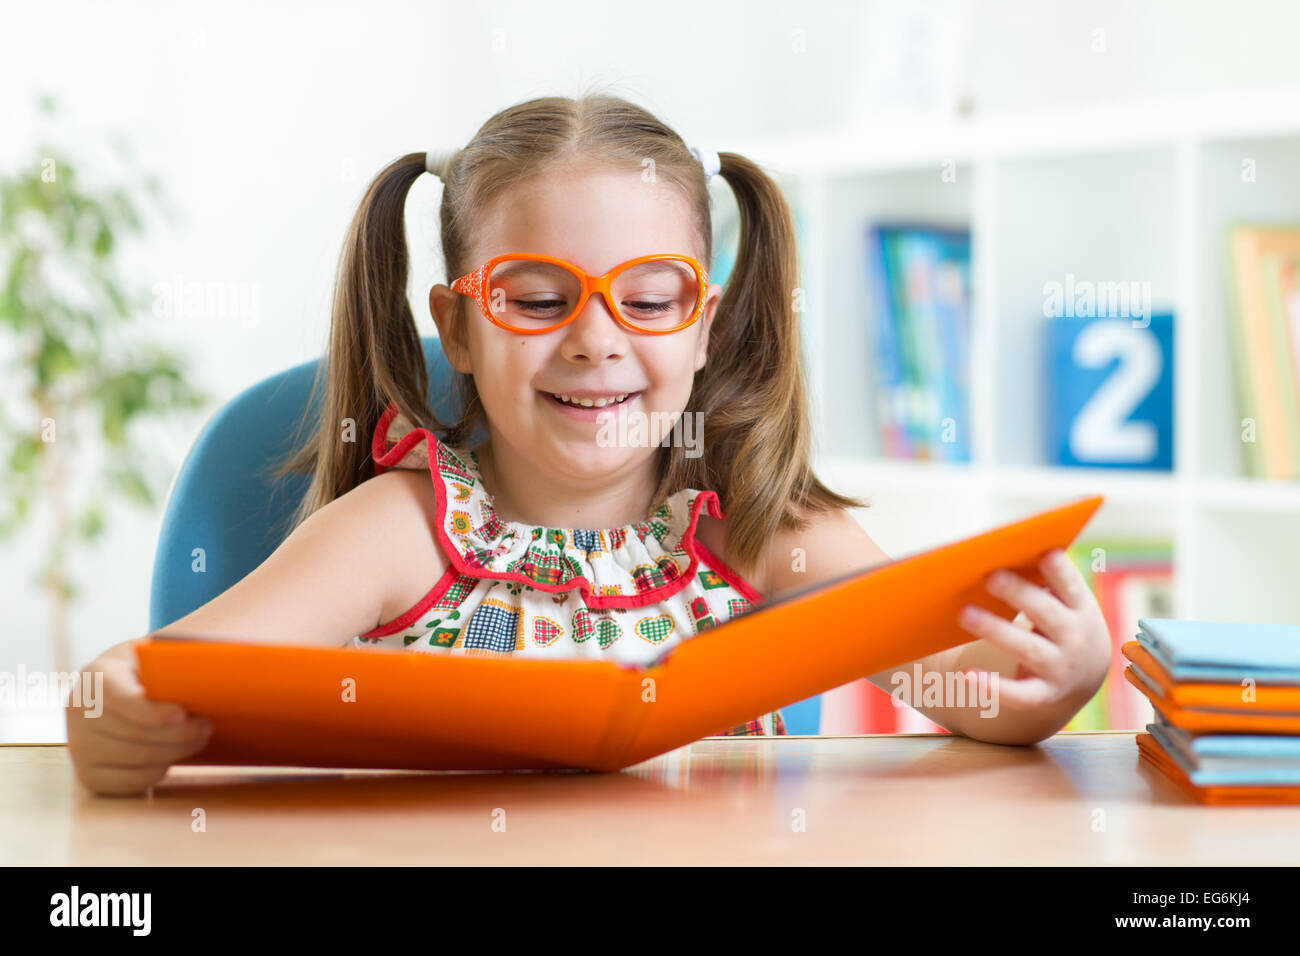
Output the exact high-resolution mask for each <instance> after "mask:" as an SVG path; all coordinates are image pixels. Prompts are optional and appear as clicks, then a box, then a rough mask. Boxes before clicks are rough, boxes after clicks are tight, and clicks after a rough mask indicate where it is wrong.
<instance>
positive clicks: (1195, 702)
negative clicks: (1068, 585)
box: [1120, 641, 1300, 717]
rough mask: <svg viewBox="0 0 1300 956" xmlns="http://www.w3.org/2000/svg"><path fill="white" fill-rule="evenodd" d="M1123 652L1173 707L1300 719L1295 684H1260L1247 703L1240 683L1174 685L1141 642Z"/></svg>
mask: <svg viewBox="0 0 1300 956" xmlns="http://www.w3.org/2000/svg"><path fill="white" fill-rule="evenodd" d="M1120 653H1121V654H1123V655H1124V656H1125V657H1127V658H1128V659H1129V660H1131V661H1132V662H1133V663H1134V664H1136V665H1137V666H1138V667H1140V668H1141V669H1142V673H1144V674H1146V675H1147V676H1148V677H1150V678H1151V679H1152V680H1153V681H1155V682H1156V684H1157V685H1159V687H1160V694H1161V696H1162V697H1163V698H1164V700H1165V701H1166V702H1167V703H1168V704H1171V705H1172V706H1174V707H1181V708H1189V707H1190V708H1197V707H1201V708H1205V707H1210V708H1219V709H1222V710H1240V711H1243V712H1245V713H1259V712H1260V711H1276V712H1287V711H1292V712H1294V716H1296V717H1300V687H1297V686H1295V685H1294V684H1259V683H1257V684H1255V686H1254V688H1253V693H1254V696H1255V699H1254V700H1253V701H1246V700H1243V699H1242V696H1241V693H1242V687H1241V685H1240V684H1211V683H1182V684H1179V683H1175V682H1174V680H1173V678H1171V677H1170V676H1169V674H1168V672H1166V671H1165V669H1164V668H1163V667H1161V666H1160V662H1159V661H1157V660H1156V659H1155V658H1154V657H1152V656H1151V652H1150V651H1148V650H1147V649H1146V648H1145V647H1143V646H1142V644H1141V643H1140V642H1138V641H1126V642H1125V643H1124V644H1123V645H1121V646H1120ZM1135 679H1138V678H1137V675H1136V674H1134V675H1133V677H1132V678H1130V681H1134V680H1135ZM1138 680H1140V679H1138ZM1137 686H1138V687H1139V688H1141V687H1142V684H1141V683H1137ZM1147 696H1148V697H1150V696H1151V695H1150V694H1148V695H1147Z"/></svg>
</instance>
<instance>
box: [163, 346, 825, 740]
mask: <svg viewBox="0 0 1300 956" xmlns="http://www.w3.org/2000/svg"><path fill="white" fill-rule="evenodd" d="M422 342H423V345H424V358H425V367H426V368H427V369H428V371H429V403H430V408H432V409H433V410H434V411H435V412H436V413H437V414H438V416H439V418H441V419H442V420H443V421H450V420H452V419H454V418H455V417H456V414H457V412H459V408H458V407H456V405H455V404H454V403H455V398H454V396H453V395H452V389H451V387H450V386H451V382H452V376H453V374H454V372H453V370H452V368H451V366H450V365H449V364H448V363H447V358H446V356H445V355H443V352H442V346H441V344H440V343H439V342H438V339H437V338H425V339H422ZM319 363H320V359H316V360H313V361H310V362H304V363H302V364H301V365H296V366H294V367H293V368H291V369H288V370H286V371H284V372H280V373H279V374H277V375H272V376H271V377H270V378H268V379H266V380H265V381H262V382H260V383H258V384H257V385H254V386H252V387H251V388H249V389H246V390H245V391H243V392H241V393H240V394H239V395H236V396H235V397H234V398H233V399H231V400H230V401H229V402H227V403H226V404H225V405H224V406H222V407H221V408H220V409H218V410H217V411H216V412H215V413H214V414H213V415H212V417H211V418H210V419H208V421H207V423H206V424H205V425H204V426H203V428H202V429H201V431H200V432H199V437H198V438H197V439H196V440H195V442H194V446H193V447H192V448H191V449H190V451H189V454H188V455H186V456H185V461H184V462H183V463H182V464H181V467H180V471H179V472H178V474H177V475H176V478H175V481H174V482H173V483H172V488H171V492H170V494H169V496H168V499H167V507H166V511H165V512H164V514H163V522H162V531H161V532H160V534H159V537H158V549H157V551H156V552H155V555H154V565H153V583H152V586H151V590H150V594H149V630H150V631H156V630H159V629H160V628H164V627H166V626H167V625H168V624H171V623H172V622H173V621H176V620H179V619H180V618H182V617H184V616H185V615H186V614H189V613H190V612H191V611H193V610H194V609H196V608H199V607H202V606H203V605H204V604H206V603H207V602H208V601H210V600H212V598H214V597H216V596H217V595H218V594H221V593H222V592H224V591H226V590H227V589H228V588H229V587H231V585H233V584H235V583H236V582H237V581H239V580H240V579H241V578H243V577H244V576H245V575H247V574H248V573H249V572H250V571H252V570H253V569H254V568H256V567H257V566H258V565H260V564H261V563H262V562H263V561H265V560H266V559H267V558H268V557H269V556H270V555H271V552H273V551H274V550H275V549H276V548H277V547H279V546H280V542H281V541H283V540H284V539H285V538H286V537H287V536H288V534H289V531H290V528H289V521H290V516H291V514H292V512H293V509H294V508H295V507H296V506H297V504H298V502H299V500H300V499H301V498H302V495H303V494H304V493H305V492H306V490H307V485H308V483H309V478H308V476H306V475H295V474H289V475H286V476H285V477H284V478H283V479H280V480H278V481H277V480H274V479H273V478H272V477H271V472H272V471H273V469H274V466H275V465H276V464H278V463H279V462H280V461H281V460H282V459H283V457H284V456H285V455H286V454H287V453H288V452H289V451H290V450H291V444H290V443H291V442H292V441H294V440H295V438H296V436H297V435H298V430H299V424H300V422H301V421H302V417H303V413H304V411H305V410H306V409H307V403H308V401H309V400H310V399H311V398H312V396H311V387H312V381H313V379H314V378H315V375H316V367H317V365H318V364H319ZM320 398H321V395H320V393H318V394H317V395H316V397H315V402H314V404H313V406H312V409H311V411H312V413H313V414H319V410H320V404H319V403H320ZM303 434H304V435H306V434H309V431H307V430H304V431H303ZM199 547H201V548H203V550H204V568H205V573H203V574H196V573H194V572H193V570H192V565H193V561H194V553H193V552H194V549H195V548H199ZM782 713H783V714H784V716H785V719H786V729H787V730H788V731H789V732H790V733H792V734H800V733H803V734H808V733H816V732H817V723H818V719H819V716H820V713H821V708H820V701H819V699H818V698H816V697H813V698H809V700H806V701H801V702H800V703H798V704H794V705H793V706H790V707H786V708H783V710H782Z"/></svg>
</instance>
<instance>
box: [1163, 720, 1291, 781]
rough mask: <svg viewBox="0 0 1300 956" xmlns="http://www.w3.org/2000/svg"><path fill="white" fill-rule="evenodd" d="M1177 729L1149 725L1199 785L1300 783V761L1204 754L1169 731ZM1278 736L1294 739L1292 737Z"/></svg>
mask: <svg viewBox="0 0 1300 956" xmlns="http://www.w3.org/2000/svg"><path fill="white" fill-rule="evenodd" d="M1177 729H1178V728H1174V727H1170V725H1168V724H1166V723H1151V724H1147V731H1148V732H1149V733H1150V734H1151V736H1153V737H1155V738H1156V741H1157V742H1159V744H1160V746H1161V747H1162V748H1163V749H1164V751H1165V753H1167V754H1168V755H1169V758H1170V759H1171V760H1173V761H1174V763H1176V764H1178V766H1179V767H1181V768H1182V770H1183V772H1184V773H1186V774H1187V778H1188V779H1189V780H1190V781H1191V782H1192V783H1193V784H1195V785H1196V786H1198V787H1209V786H1285V785H1289V784H1291V785H1293V784H1300V761H1297V760H1295V759H1291V760H1288V759H1286V758H1278V757H1265V758H1255V757H1244V756H1238V757H1236V758H1231V757H1221V756H1217V755H1216V756H1209V755H1205V756H1202V755H1199V754H1196V753H1195V751H1189V749H1188V747H1187V746H1186V742H1185V741H1182V740H1180V739H1179V738H1177V737H1175V736H1174V735H1173V734H1171V733H1170V731H1171V730H1177ZM1217 736H1226V735H1217ZM1202 739H1209V738H1202ZM1279 739H1280V740H1283V741H1285V740H1291V741H1293V742H1294V741H1295V738H1293V737H1292V738H1288V737H1280V738H1279ZM1243 752H1244V751H1243Z"/></svg>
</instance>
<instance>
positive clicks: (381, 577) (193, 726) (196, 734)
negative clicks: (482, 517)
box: [65, 471, 441, 795]
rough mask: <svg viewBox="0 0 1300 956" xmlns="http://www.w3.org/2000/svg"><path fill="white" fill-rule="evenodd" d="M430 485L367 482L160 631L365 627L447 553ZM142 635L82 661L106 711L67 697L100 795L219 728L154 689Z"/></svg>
mask: <svg viewBox="0 0 1300 956" xmlns="http://www.w3.org/2000/svg"><path fill="white" fill-rule="evenodd" d="M428 481H429V479H428V475H427V474H426V475H423V476H422V480H421V476H419V475H416V474H414V473H407V472H397V471H394V472H386V473H385V474H383V475H379V476H378V477H376V478H372V479H370V480H369V481H366V482H363V483H362V484H361V485H360V486H358V487H357V488H354V489H353V490H352V491H350V492H348V493H347V494H346V495H343V496H342V497H341V498H339V499H337V500H336V501H333V502H331V503H330V504H328V505H326V506H325V507H324V508H321V509H320V510H319V511H318V512H316V513H315V514H313V515H312V516H311V517H310V518H308V519H307V520H306V521H305V522H303V523H302V524H301V525H300V526H299V527H297V528H295V529H294V531H293V532H292V533H291V534H290V535H289V537H288V538H286V539H285V541H284V542H283V543H282V544H281V545H280V547H279V548H277V549H276V550H275V552H274V553H272V554H271V556H270V557H268V558H267V559H266V560H265V561H263V562H262V564H260V565H259V566H258V567H257V568H256V569H254V570H253V571H252V572H250V573H249V574H248V575H247V576H246V577H244V578H243V579H242V580H240V581H239V582H238V583H236V584H234V585H232V586H231V587H230V588H228V589H227V590H226V591H224V592H222V593H221V594H219V595H217V596H216V597H215V598H213V599H212V600H211V601H209V602H208V603H207V604H205V605H203V606H202V607H200V608H198V609H197V610H195V611H193V612H191V613H190V614H188V615H186V616H185V617H183V618H181V619H180V620H179V621H176V622H175V623H173V624H169V625H168V626H166V627H164V628H161V629H160V630H158V631H155V632H153V633H154V634H166V635H177V636H192V637H200V638H208V639H214V640H220V639H231V640H238V641H262V642H268V643H269V642H276V643H292V644H317V645H325V646H338V645H341V644H343V643H344V642H345V641H346V640H347V639H348V638H350V637H352V636H353V635H356V634H362V633H365V632H366V631H368V630H370V629H371V628H373V627H374V626H375V625H376V624H377V623H379V622H380V618H381V616H382V614H383V613H384V609H385V608H386V607H387V606H389V604H391V601H392V599H393V598H394V597H395V598H396V599H397V600H398V601H401V600H404V598H403V597H402V596H401V595H402V594H409V593H411V585H412V583H415V584H417V585H420V584H427V580H428V579H427V578H425V579H424V580H423V581H420V580H418V576H419V575H420V574H421V573H426V574H427V573H428V569H429V566H430V562H429V560H428V552H429V551H432V552H434V553H436V554H438V555H439V556H440V554H441V552H439V551H438V547H437V544H436V541H435V539H434V535H433V533H432V531H431V530H430V531H429V532H428V535H427V540H425V539H423V538H422V535H423V533H424V531H423V529H424V528H425V527H426V522H427V523H431V522H432V520H433V519H432V514H431V510H432V509H431V502H430V499H431V498H432V495H431V494H426V493H425V491H427V486H428ZM419 548H424V550H423V551H421V550H419ZM390 572H391V573H390ZM439 574H441V572H440V571H439ZM135 643H136V640H135V639H132V640H128V641H123V642H122V643H120V644H115V645H113V646H112V647H110V648H109V649H107V650H106V651H104V652H103V653H102V654H100V655H99V657H97V658H96V659H95V660H94V661H92V662H91V663H90V664H89V665H88V666H87V667H86V668H85V670H86V671H89V672H90V674H91V675H95V674H98V675H100V677H101V678H102V681H103V684H102V686H103V693H102V696H101V704H102V706H101V707H100V708H99V711H98V712H93V711H91V710H89V709H88V708H87V707H85V706H73V703H72V699H71V695H70V696H69V700H68V701H67V702H66V708H65V717H66V721H67V731H68V755H69V757H70V758H71V760H72V764H73V768H74V769H75V771H76V774H77V777H78V779H79V780H81V782H82V783H83V784H84V785H85V786H87V787H88V788H89V789H91V790H92V791H94V792H96V793H100V794H112V795H129V794H138V793H142V792H144V791H145V790H147V789H148V788H149V787H151V786H153V784H155V783H157V782H158V780H160V779H161V778H162V777H163V776H164V775H165V774H166V773H167V768H168V767H169V766H170V765H171V764H173V763H175V762H176V761H178V760H181V759H183V758H185V757H187V756H189V755H191V754H193V753H196V752H198V751H200V750H202V749H203V748H204V747H205V746H206V745H207V740H208V735H209V733H210V730H211V728H210V726H209V725H208V723H207V721H206V720H204V718H203V716H202V715H190V714H187V713H186V711H185V710H184V709H183V708H181V707H179V706H178V705H176V704H174V703H169V702H167V701H161V700H152V699H150V698H148V697H146V696H145V693H144V687H143V686H142V685H141V684H140V680H139V675H138V674H137V673H136V660H135V651H134V646H133V645H134V644H135Z"/></svg>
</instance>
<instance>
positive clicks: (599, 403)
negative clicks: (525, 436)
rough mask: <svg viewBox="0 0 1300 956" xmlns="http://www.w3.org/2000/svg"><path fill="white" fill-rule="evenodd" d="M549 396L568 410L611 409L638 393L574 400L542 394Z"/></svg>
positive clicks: (568, 397)
mask: <svg viewBox="0 0 1300 956" xmlns="http://www.w3.org/2000/svg"><path fill="white" fill-rule="evenodd" d="M543 394H545V395H549V396H550V398H551V400H552V401H554V402H556V403H557V404H560V405H567V406H569V407H570V408H612V407H613V406H615V405H622V404H623V403H624V402H626V401H627V400H628V399H630V398H635V397H636V396H637V395H639V394H641V393H640V392H618V393H617V394H614V395H606V396H602V397H599V398H576V397H573V396H569V395H562V394H558V393H556V392H544V393H543Z"/></svg>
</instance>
